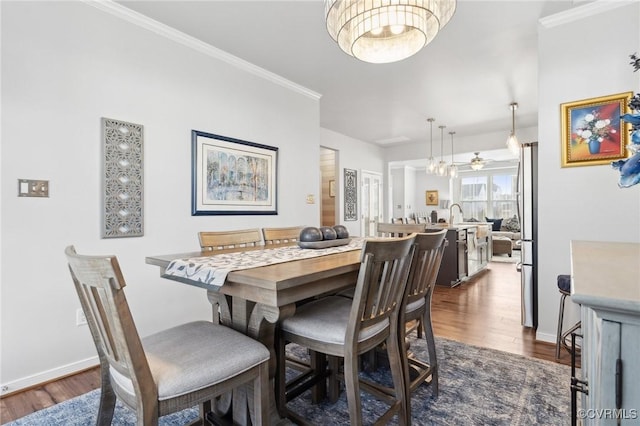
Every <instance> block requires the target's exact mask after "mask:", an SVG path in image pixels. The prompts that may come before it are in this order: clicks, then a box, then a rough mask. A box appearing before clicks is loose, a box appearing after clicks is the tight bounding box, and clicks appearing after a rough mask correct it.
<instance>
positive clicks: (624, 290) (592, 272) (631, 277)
mask: <svg viewBox="0 0 640 426" xmlns="http://www.w3.org/2000/svg"><path fill="white" fill-rule="evenodd" d="M571 295H572V299H573V301H574V302H576V303H579V304H585V305H589V306H594V307H600V308H604V309H615V310H617V311H627V312H631V313H639V312H640V244H638V243H621V242H603V241H571Z"/></svg>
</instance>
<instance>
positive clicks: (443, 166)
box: [437, 126, 447, 176]
mask: <svg viewBox="0 0 640 426" xmlns="http://www.w3.org/2000/svg"><path fill="white" fill-rule="evenodd" d="M446 127H447V126H438V128H439V129H440V162H439V163H438V171H437V174H438V176H446V175H447V163H446V162H445V161H444V129H445V128H446Z"/></svg>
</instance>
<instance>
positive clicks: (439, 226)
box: [427, 222, 490, 229]
mask: <svg viewBox="0 0 640 426" xmlns="http://www.w3.org/2000/svg"><path fill="white" fill-rule="evenodd" d="M482 225H484V226H489V225H490V224H489V223H488V222H460V223H454V224H453V225H452V224H449V223H429V224H427V229H469V228H477V227H478V226H482Z"/></svg>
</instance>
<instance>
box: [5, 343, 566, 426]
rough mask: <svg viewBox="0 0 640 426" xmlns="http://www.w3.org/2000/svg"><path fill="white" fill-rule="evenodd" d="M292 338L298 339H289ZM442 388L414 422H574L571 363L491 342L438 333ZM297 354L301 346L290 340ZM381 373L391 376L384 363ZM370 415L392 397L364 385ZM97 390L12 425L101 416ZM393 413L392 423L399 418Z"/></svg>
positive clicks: (300, 401) (323, 415) (121, 414)
mask: <svg viewBox="0 0 640 426" xmlns="http://www.w3.org/2000/svg"><path fill="white" fill-rule="evenodd" d="M289 346H293V345H289ZM437 346H438V348H437V353H438V362H439V365H440V395H439V397H438V398H437V399H434V398H433V393H432V389H431V387H430V386H425V385H423V386H421V387H420V388H418V390H417V391H416V393H414V395H413V397H412V402H411V408H412V419H411V420H412V424H413V425H438V426H439V425H456V426H458V425H474V426H475V425H568V424H570V392H569V384H570V368H569V367H568V366H564V365H561V364H556V363H552V362H547V361H540V360H535V359H532V358H527V357H523V356H518V355H513V354H509V353H506V352H500V351H496V350H492V349H485V348H478V347H475V346H470V345H466V344H462V343H459V342H455V341H452V340H447V339H441V338H438V339H437ZM411 348H412V351H414V353H415V354H416V355H417V356H418V357H423V356H424V358H422V359H425V360H426V359H428V358H427V357H426V356H425V355H424V354H425V353H426V345H425V343H424V340H422V339H411ZM289 349H290V350H292V351H293V352H295V354H296V355H299V354H300V353H302V352H303V351H301V350H300V349H299V348H295V347H292V348H288V350H289ZM374 375H375V376H376V377H375V378H377V379H381V380H387V381H388V380H389V376H390V374H389V372H388V370H385V369H383V368H381V369H379V370H378V371H376V372H375V373H374ZM362 398H363V401H362V406H363V413H364V423H365V424H371V423H373V421H374V419H375V418H376V417H377V416H379V415H380V414H381V412H383V411H384V410H385V409H386V404H385V403H383V402H379V401H377V400H376V399H375V398H373V397H372V396H370V395H368V394H366V393H364V392H363V393H362ZM98 400H99V390H95V391H92V392H89V393H87V394H84V395H81V396H79V397H77V398H74V399H71V400H69V401H65V402H62V403H60V404H57V405H55V406H52V407H49V408H47V409H44V410H41V411H37V412H35V413H33V414H30V415H28V416H26V417H23V418H21V419H18V420H16V421H14V422H12V423H8V425H9V426H26V425H29V426H40V425H41V426H45V425H46V426H89V425H94V424H95V418H96V415H97V407H98ZM288 407H289V409H291V410H293V411H295V412H296V413H298V414H299V415H302V416H303V417H304V418H306V419H308V420H309V421H311V422H312V423H314V424H317V425H348V424H349V412H348V408H347V402H346V397H345V395H344V393H342V397H341V398H340V400H339V401H338V402H337V403H336V404H330V403H328V402H323V403H320V404H317V405H313V404H311V401H310V397H309V395H308V394H306V395H305V394H303V395H302V396H301V397H299V398H297V399H295V400H293V401H291V402H290V403H289V404H288ZM196 416H197V410H196V409H195V408H194V409H189V410H184V411H182V412H180V413H175V414H173V415H169V416H165V417H162V418H161V419H160V425H163V426H169V425H184V424H186V423H188V422H189V421H191V420H193V419H194V418H195V417H196ZM396 420H397V419H396V418H394V419H393V421H392V423H391V424H397V421H396ZM112 424H113V425H114V426H125V425H135V414H134V413H133V412H132V411H130V410H129V409H127V408H126V407H124V406H123V405H121V404H120V403H118V404H117V406H116V410H115V415H114V419H113V423H112Z"/></svg>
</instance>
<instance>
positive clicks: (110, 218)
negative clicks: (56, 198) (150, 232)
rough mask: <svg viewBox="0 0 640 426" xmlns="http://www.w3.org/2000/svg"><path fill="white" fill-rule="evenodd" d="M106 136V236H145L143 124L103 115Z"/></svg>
mask: <svg viewBox="0 0 640 426" xmlns="http://www.w3.org/2000/svg"><path fill="white" fill-rule="evenodd" d="M102 138H103V152H104V160H103V161H104V167H103V169H104V181H103V189H104V211H103V215H104V216H103V228H102V237H103V238H118V237H141V236H142V235H144V227H143V128H142V125H140V124H133V123H127V122H124V121H119V120H112V119H110V118H103V119H102Z"/></svg>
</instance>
